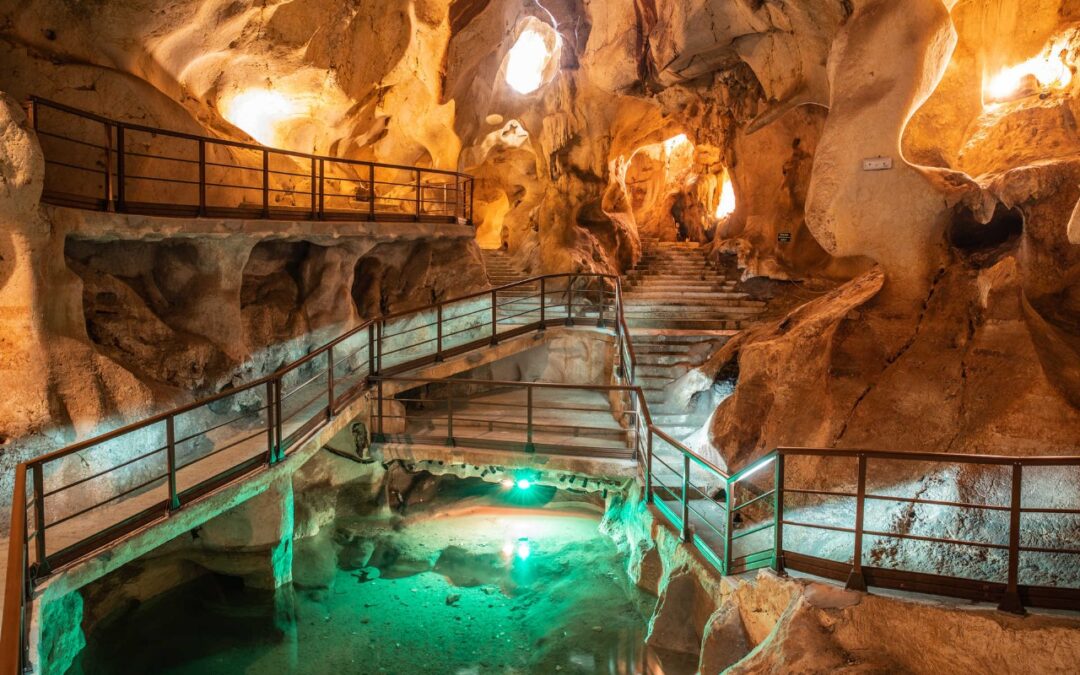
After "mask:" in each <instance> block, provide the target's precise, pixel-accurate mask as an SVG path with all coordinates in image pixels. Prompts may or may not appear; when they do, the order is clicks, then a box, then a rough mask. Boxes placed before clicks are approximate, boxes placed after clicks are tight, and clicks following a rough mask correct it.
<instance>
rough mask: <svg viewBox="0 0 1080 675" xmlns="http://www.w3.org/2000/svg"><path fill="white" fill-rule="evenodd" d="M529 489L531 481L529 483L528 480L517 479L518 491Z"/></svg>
mask: <svg viewBox="0 0 1080 675" xmlns="http://www.w3.org/2000/svg"><path fill="white" fill-rule="evenodd" d="M530 487H532V481H530V480H529V479H528V478H519V479H518V482H517V489H519V490H528V489H529V488H530Z"/></svg>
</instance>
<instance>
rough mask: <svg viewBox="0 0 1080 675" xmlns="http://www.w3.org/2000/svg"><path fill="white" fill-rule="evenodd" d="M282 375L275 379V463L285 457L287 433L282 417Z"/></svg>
mask: <svg viewBox="0 0 1080 675" xmlns="http://www.w3.org/2000/svg"><path fill="white" fill-rule="evenodd" d="M281 379H282V378H281V377H278V378H277V379H275V380H274V437H275V441H276V442H275V443H274V450H275V452H274V463H275V464H276V463H277V462H280V461H281V460H283V459H285V447H284V446H285V433H284V431H283V430H282V429H283V424H282V419H281Z"/></svg>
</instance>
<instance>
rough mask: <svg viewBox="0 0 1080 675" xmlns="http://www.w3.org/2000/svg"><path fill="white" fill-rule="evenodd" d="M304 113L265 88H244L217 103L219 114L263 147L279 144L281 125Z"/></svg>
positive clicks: (293, 103)
mask: <svg viewBox="0 0 1080 675" xmlns="http://www.w3.org/2000/svg"><path fill="white" fill-rule="evenodd" d="M303 113H304V110H303V107H302V106H301V105H300V104H299V103H297V102H296V101H293V100H292V99H290V98H288V97H287V96H285V95H284V94H282V93H280V92H276V91H271V90H269V89H247V90H245V91H242V92H240V93H239V94H237V95H236V96H233V97H231V98H228V99H225V100H223V101H222V103H221V114H222V116H224V117H225V119H227V120H229V121H230V122H232V123H233V124H235V125H236V126H237V127H239V128H241V129H243V130H244V131H246V132H247V133H248V134H249V135H250V136H251V137H252V138H254V139H255V140H257V141H259V142H260V143H262V144H263V145H271V146H277V145H280V139H279V138H278V130H279V128H280V126H281V124H282V123H283V122H285V121H286V120H289V119H290V118H295V117H297V116H300V115H302V114H303Z"/></svg>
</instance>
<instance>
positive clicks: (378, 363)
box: [375, 320, 384, 374]
mask: <svg viewBox="0 0 1080 675" xmlns="http://www.w3.org/2000/svg"><path fill="white" fill-rule="evenodd" d="M383 328H384V324H383V322H382V320H380V321H379V322H378V323H376V324H375V372H376V373H379V374H382V361H383V358H382V357H383Z"/></svg>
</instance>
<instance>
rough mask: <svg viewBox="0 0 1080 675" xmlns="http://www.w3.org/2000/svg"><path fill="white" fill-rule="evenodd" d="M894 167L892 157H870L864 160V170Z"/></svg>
mask: <svg viewBox="0 0 1080 675" xmlns="http://www.w3.org/2000/svg"><path fill="white" fill-rule="evenodd" d="M891 168H892V157H869V158H867V159H864V160H863V161H862V170H863V171H888V170H889V169H891Z"/></svg>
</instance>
